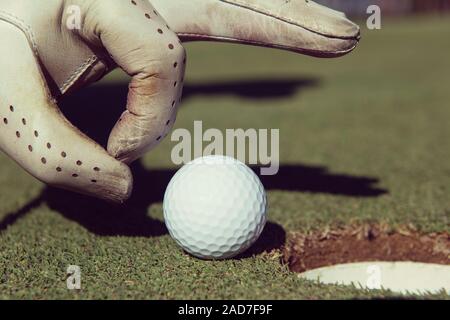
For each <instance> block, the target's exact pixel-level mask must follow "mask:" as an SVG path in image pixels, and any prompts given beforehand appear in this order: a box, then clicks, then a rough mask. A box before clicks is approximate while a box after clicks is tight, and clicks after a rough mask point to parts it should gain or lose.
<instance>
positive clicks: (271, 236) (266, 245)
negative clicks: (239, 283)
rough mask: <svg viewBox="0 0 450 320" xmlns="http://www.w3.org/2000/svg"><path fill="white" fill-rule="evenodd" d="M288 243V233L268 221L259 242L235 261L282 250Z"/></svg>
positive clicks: (276, 224)
mask: <svg viewBox="0 0 450 320" xmlns="http://www.w3.org/2000/svg"><path fill="white" fill-rule="evenodd" d="M285 243H286V231H284V229H283V227H282V226H280V225H279V224H278V223H274V222H271V221H267V223H266V226H265V227H264V230H263V232H262V233H261V235H260V236H259V238H258V240H257V241H256V242H255V243H254V244H253V245H252V246H251V247H250V248H249V249H248V250H246V251H244V252H243V253H241V254H239V255H237V256H236V257H235V259H243V258H249V257H251V256H253V255H257V254H261V253H263V252H270V251H272V250H275V249H280V248H281V247H282V246H284V244H285Z"/></svg>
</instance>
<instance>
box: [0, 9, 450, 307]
mask: <svg viewBox="0 0 450 320" xmlns="http://www.w3.org/2000/svg"><path fill="white" fill-rule="evenodd" d="M449 38H450V19H448V17H442V18H437V17H426V16H422V17H413V18H404V19H401V20H400V19H392V20H383V27H382V29H381V30H377V31H369V30H366V29H363V40H362V42H361V44H360V46H359V47H358V48H357V49H356V51H355V52H354V53H352V54H350V55H348V56H346V57H343V58H340V59H335V60H320V59H314V58H309V57H305V56H300V55H296V54H293V53H288V52H281V51H277V50H272V49H262V48H255V47H245V46H237V45H229V44H212V43H202V44H189V45H187V48H188V55H189V61H188V68H187V78H186V89H185V96H184V101H183V105H182V106H181V108H180V111H179V115H178V120H177V122H176V125H175V127H177V128H192V126H193V121H194V120H203V127H204V128H219V129H225V128H244V129H245V128H279V129H280V160H281V169H280V172H279V175H278V176H276V177H265V178H263V182H264V184H265V187H266V189H267V192H268V200H269V212H268V214H269V220H270V222H269V224H268V227H267V230H266V232H265V233H264V235H263V239H262V242H261V243H260V244H259V245H257V246H256V247H255V248H254V249H253V251H251V252H250V254H247V255H243V256H241V257H239V258H238V259H232V260H227V261H201V260H198V259H195V258H192V257H190V256H188V255H186V254H185V253H183V252H182V251H181V250H180V249H179V248H178V247H177V245H176V244H175V242H174V241H173V240H172V239H171V238H170V236H169V235H168V234H167V231H166V229H165V228H164V224H163V222H162V203H161V202H162V195H163V192H164V189H165V187H166V185H167V183H168V181H169V179H170V177H171V176H172V175H173V173H174V172H175V171H176V167H175V166H174V165H172V164H171V161H170V152H171V148H172V147H173V146H174V145H175V142H171V141H170V139H169V138H167V139H166V140H165V141H164V142H163V143H162V144H161V145H160V146H159V147H158V148H157V149H155V150H154V151H152V152H151V153H149V154H148V155H146V156H145V157H144V158H143V159H142V161H141V163H138V164H136V165H135V166H134V168H133V169H134V173H135V178H136V188H135V194H134V196H133V198H132V199H131V200H130V202H129V203H128V204H127V205H125V206H122V207H116V206H110V205H108V204H104V203H102V202H100V201H96V200H92V199H90V198H86V197H83V196H78V195H74V194H71V193H69V192H65V191H58V190H54V189H51V188H46V187H45V186H44V185H43V184H41V183H39V182H38V181H36V180H35V179H34V178H32V177H30V176H29V175H28V174H27V173H25V172H24V171H22V170H21V169H20V168H19V167H18V166H17V165H16V164H15V163H14V162H13V161H11V160H10V159H8V158H7V157H6V156H4V155H1V156H0V168H1V169H0V186H1V189H0V190H1V192H0V201H1V202H0V203H1V206H0V298H32V299H47V298H69V299H71V298H75V299H89V298H108V299H116V298H130V299H134V298H136V299H154V298H163V299H173V298H180V299H188V298H193V299H199V298H218V299H222V298H223V299H232V298H248V299H266V298H271V299H272V298H273V299H302V298H307V299H321V298H370V297H387V296H391V295H392V293H388V292H381V291H372V292H369V291H363V290H357V289H356V288H348V287H339V286H325V285H318V284H316V283H311V282H305V281H303V280H300V279H298V277H297V275H296V274H294V273H291V272H290V271H289V270H288V268H287V267H286V266H285V265H282V264H280V256H281V253H280V248H281V246H282V244H283V243H284V241H285V239H286V238H287V237H289V235H290V233H291V232H294V231H301V232H307V231H310V230H313V229H319V230H320V229H323V228H327V227H329V226H333V225H339V224H350V223H364V222H367V221H371V222H382V223H387V224H389V225H392V226H393V227H395V226H396V225H403V224H410V225H414V226H415V227H416V228H417V229H419V230H421V231H423V232H433V231H449V230H450V224H449V217H450V197H449V195H450V161H449V159H450V142H449V139H448V137H450V126H449V125H448V121H449V120H448V119H449V118H450V90H449V83H450V72H449V70H450V59H448V53H449V52H450V42H449V41H448V39H449ZM126 80H127V78H126V77H124V76H123V75H122V74H121V73H114V74H112V75H110V76H108V78H107V79H105V80H104V81H103V82H102V83H100V84H97V85H96V86H93V87H90V88H87V89H85V90H83V91H81V92H79V93H77V94H75V95H73V96H71V97H68V98H66V99H65V101H64V103H63V107H64V111H65V113H66V114H67V116H68V117H69V118H70V119H71V120H73V121H74V122H75V123H76V124H77V125H79V126H80V127H81V128H82V129H83V130H84V131H85V132H87V133H88V134H91V135H92V136H94V137H95V138H96V139H97V140H99V141H100V142H104V141H105V140H106V137H107V131H108V128H110V127H111V126H112V124H113V119H114V118H115V117H116V116H117V115H118V113H119V111H120V109H121V107H122V106H123V105H124V101H125V99H126V89H127V88H126ZM68 265H79V266H80V267H81V272H82V290H79V291H76V290H75V291H71V290H68V289H67V288H66V268H67V266H68ZM436 297H445V296H443V295H440V296H439V295H438V296H436Z"/></svg>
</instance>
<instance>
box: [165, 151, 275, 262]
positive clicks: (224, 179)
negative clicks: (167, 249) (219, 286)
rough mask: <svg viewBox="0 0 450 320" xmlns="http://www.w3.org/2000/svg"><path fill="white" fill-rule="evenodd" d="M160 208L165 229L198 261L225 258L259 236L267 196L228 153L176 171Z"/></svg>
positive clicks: (236, 252) (233, 254)
mask: <svg viewBox="0 0 450 320" xmlns="http://www.w3.org/2000/svg"><path fill="white" fill-rule="evenodd" d="M163 207H164V220H165V223H166V226H167V229H168V230H169V233H170V235H171V236H172V238H173V239H175V241H176V242H177V243H178V244H179V245H180V246H181V247H182V248H183V249H184V250H185V251H187V252H189V253H190V254H192V255H194V256H196V257H198V258H201V259H226V258H231V257H233V256H235V255H237V254H239V253H242V252H244V251H245V250H246V249H247V248H249V247H250V246H251V245H252V244H253V243H254V242H255V241H256V240H257V239H258V237H259V236H260V235H261V232H262V230H263V228H264V225H265V223H266V207H267V199H266V193H265V191H264V187H263V185H262V183H261V181H260V180H259V178H258V176H257V175H256V174H255V173H254V172H253V171H252V170H251V169H250V168H249V167H248V166H246V165H245V164H243V163H242V162H240V161H238V160H236V159H234V158H231V157H226V156H207V157H202V158H197V159H195V160H193V161H191V162H189V163H187V164H186V165H184V166H183V167H182V168H181V169H180V170H178V171H177V173H176V174H175V175H174V176H173V178H172V180H171V181H170V182H169V185H168V186H167V189H166V193H165V195H164V203H163Z"/></svg>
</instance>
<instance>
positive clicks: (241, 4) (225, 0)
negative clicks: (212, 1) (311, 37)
mask: <svg viewBox="0 0 450 320" xmlns="http://www.w3.org/2000/svg"><path fill="white" fill-rule="evenodd" d="M220 1H221V2H223V3H225V4H228V5H231V6H237V7H241V8H243V9H247V10H250V11H253V12H257V13H260V14H263V15H265V16H268V17H271V18H273V19H277V20H280V21H284V22H287V23H289V24H291V25H294V26H296V27H299V28H302V29H304V30H307V31H309V32H312V33H315V34H318V35H321V36H324V37H327V38H337V39H342V40H347V39H351V38H352V37H345V36H339V35H333V34H329V33H326V32H322V31H319V30H315V29H313V28H308V27H305V26H303V25H302V24H299V23H298V22H297V21H295V20H293V19H290V18H288V17H281V16H279V15H276V14H274V13H272V12H270V11H268V10H266V9H264V8H261V7H259V6H258V5H254V4H252V5H249V4H246V3H245V2H242V1H241V0H234V1H233V2H232V1H230V0H220Z"/></svg>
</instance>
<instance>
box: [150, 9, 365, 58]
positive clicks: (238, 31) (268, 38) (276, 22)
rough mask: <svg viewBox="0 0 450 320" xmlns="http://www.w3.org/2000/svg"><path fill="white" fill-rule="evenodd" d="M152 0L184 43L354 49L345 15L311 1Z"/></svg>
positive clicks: (316, 52) (354, 29)
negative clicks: (212, 42) (220, 42)
mask: <svg viewBox="0 0 450 320" xmlns="http://www.w3.org/2000/svg"><path fill="white" fill-rule="evenodd" d="M147 1H149V0H147ZM150 1H151V2H152V4H153V5H154V6H155V7H156V8H157V9H158V10H159V11H160V12H161V14H162V15H163V16H164V18H165V19H166V20H167V21H168V23H169V25H170V27H171V28H172V29H173V30H174V31H175V32H176V33H177V34H178V36H179V37H180V38H181V39H182V40H183V41H189V40H214V41H225V42H236V43H245V44H253V45H258V46H265V47H274V48H279V49H285V50H290V51H294V52H298V53H303V54H308V55H313V56H320V57H336V56H340V55H343V54H346V53H348V52H350V51H352V50H353V49H354V48H355V46H356V45H357V43H358V40H359V27H358V26H357V25H356V24H355V23H353V22H351V21H350V20H349V19H347V18H346V16H345V14H343V13H341V12H338V11H335V10H332V9H329V8H327V7H325V6H322V5H319V4H316V3H315V2H314V1H305V0H292V1H286V0H190V1H185V0H171V1H167V0H150ZM180 12H183V14H179V13H180ZM193 17H195V18H193Z"/></svg>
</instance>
